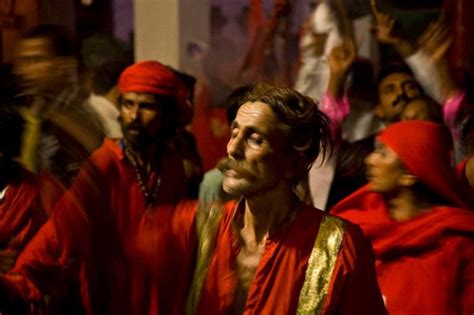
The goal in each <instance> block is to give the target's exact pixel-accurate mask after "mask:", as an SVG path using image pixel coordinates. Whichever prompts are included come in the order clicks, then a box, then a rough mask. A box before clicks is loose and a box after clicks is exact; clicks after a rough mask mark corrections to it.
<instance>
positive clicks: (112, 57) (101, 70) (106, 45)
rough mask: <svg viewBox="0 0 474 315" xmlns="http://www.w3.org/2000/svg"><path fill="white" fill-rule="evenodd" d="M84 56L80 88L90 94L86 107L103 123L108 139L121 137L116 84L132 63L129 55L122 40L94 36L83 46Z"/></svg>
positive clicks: (82, 54)
mask: <svg viewBox="0 0 474 315" xmlns="http://www.w3.org/2000/svg"><path fill="white" fill-rule="evenodd" d="M81 57H82V58H81V59H82V60H81V61H82V66H83V69H82V71H81V85H82V86H83V88H84V89H85V90H86V91H89V93H90V96H89V98H88V99H87V101H86V102H87V105H88V106H90V109H91V111H92V112H93V113H94V114H95V115H96V117H97V118H98V120H99V121H100V124H101V126H102V130H103V132H104V135H105V136H106V137H108V138H113V139H118V138H121V137H122V132H121V130H120V123H119V121H118V117H119V114H120V113H119V105H118V96H119V93H118V88H117V81H118V78H119V76H120V74H121V73H122V71H123V70H124V69H125V68H126V67H127V66H129V65H130V64H131V63H132V58H131V56H130V53H129V51H128V49H127V47H126V45H125V44H123V43H122V42H120V41H119V40H117V39H115V38H113V37H110V36H106V35H94V36H91V37H89V38H87V39H85V40H84V42H83V43H82V47H81Z"/></svg>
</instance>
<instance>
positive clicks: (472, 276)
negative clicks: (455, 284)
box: [459, 239, 474, 315]
mask: <svg viewBox="0 0 474 315" xmlns="http://www.w3.org/2000/svg"><path fill="white" fill-rule="evenodd" d="M463 248H464V250H463V251H464V255H463V256H464V257H465V258H464V264H463V265H462V266H461V270H460V272H459V274H460V275H461V280H460V283H459V287H460V292H459V298H460V305H461V309H462V312H461V314H462V315H472V314H474V245H473V242H472V240H471V239H469V240H468V241H467V242H466V246H463Z"/></svg>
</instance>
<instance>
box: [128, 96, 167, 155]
mask: <svg viewBox="0 0 474 315" xmlns="http://www.w3.org/2000/svg"><path fill="white" fill-rule="evenodd" d="M165 99H166V100H167V98H166V97H163V98H162V97H160V96H158V95H154V94H150V93H137V92H127V93H124V94H122V96H121V99H120V118H121V122H122V131H123V134H124V137H125V139H126V140H127V142H128V143H129V144H130V145H131V146H132V148H134V149H140V148H143V147H144V146H146V145H148V144H151V143H155V142H156V141H157V138H159V133H160V130H161V127H162V125H163V123H162V121H163V117H162V116H163V110H162V106H166V104H164V103H165ZM167 101H168V100H167Z"/></svg>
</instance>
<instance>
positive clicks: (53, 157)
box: [14, 25, 103, 186]
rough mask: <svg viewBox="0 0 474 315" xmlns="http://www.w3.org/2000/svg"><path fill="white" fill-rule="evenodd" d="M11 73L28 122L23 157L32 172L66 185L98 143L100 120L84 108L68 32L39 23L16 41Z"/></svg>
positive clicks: (84, 97)
mask: <svg viewBox="0 0 474 315" xmlns="http://www.w3.org/2000/svg"><path fill="white" fill-rule="evenodd" d="M14 73H15V75H16V76H17V78H18V82H19V84H20V87H21V96H22V97H23V105H24V106H23V108H22V110H21V113H22V115H23V116H24V118H25V120H26V125H25V133H24V135H23V143H22V153H21V161H22V163H23V164H24V165H25V167H26V168H27V169H29V170H31V171H34V172H41V171H43V170H47V171H50V172H51V173H52V174H53V175H55V176H56V177H57V178H58V179H59V180H60V182H61V183H62V184H63V185H66V186H69V185H70V184H71V181H72V178H73V177H74V176H75V175H76V173H77V172H78V171H79V169H80V167H81V165H82V162H83V161H84V160H85V159H86V158H87V157H88V155H89V153H90V152H92V151H93V150H94V149H96V148H97V147H98V146H100V143H101V141H102V138H103V134H102V131H101V128H100V123H99V122H98V121H97V120H96V119H95V117H94V115H93V114H92V113H90V112H89V111H88V110H87V109H86V108H85V107H84V101H85V99H86V97H87V93H85V92H84V91H82V90H81V88H80V86H79V84H78V76H77V60H76V58H75V54H74V45H73V43H72V39H71V37H70V34H69V33H68V32H67V31H66V30H64V29H63V28H61V27H59V26H54V25H40V26H37V27H35V28H33V29H31V30H30V31H29V32H27V33H26V34H25V36H24V37H23V38H22V39H20V40H19V42H18V44H17V47H16V51H15V60H14Z"/></svg>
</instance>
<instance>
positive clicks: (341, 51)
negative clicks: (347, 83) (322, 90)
mask: <svg viewBox="0 0 474 315" xmlns="http://www.w3.org/2000/svg"><path fill="white" fill-rule="evenodd" d="M355 59H356V51H355V45H354V42H353V41H352V40H345V41H344V42H343V43H342V44H341V45H339V46H336V47H334V48H333V49H332V50H331V52H330V54H329V57H328V62H329V68H330V69H331V75H345V74H346V73H347V71H348V70H349V69H350V67H351V66H352V64H353V63H354V61H355Z"/></svg>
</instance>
